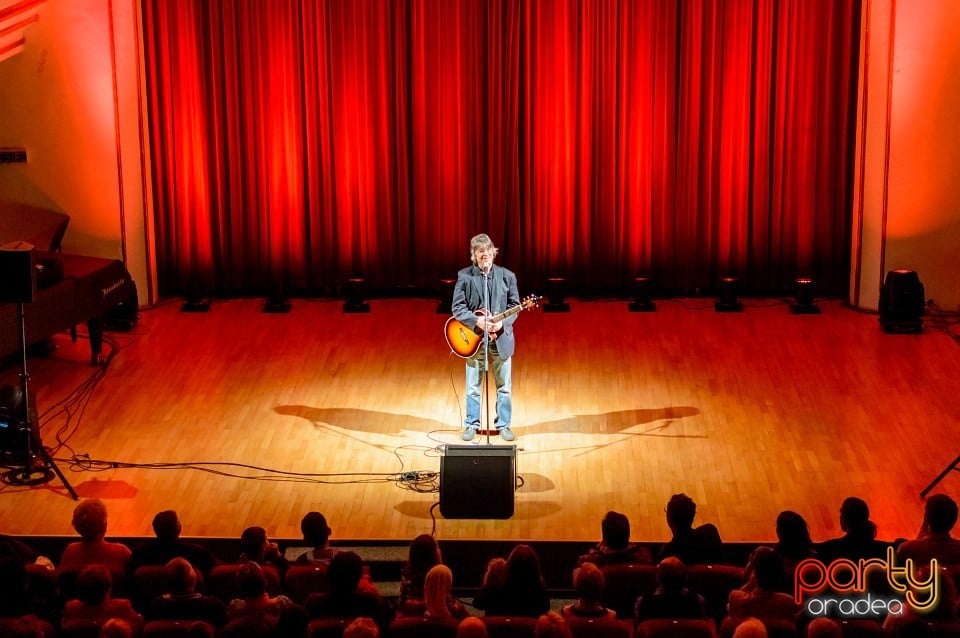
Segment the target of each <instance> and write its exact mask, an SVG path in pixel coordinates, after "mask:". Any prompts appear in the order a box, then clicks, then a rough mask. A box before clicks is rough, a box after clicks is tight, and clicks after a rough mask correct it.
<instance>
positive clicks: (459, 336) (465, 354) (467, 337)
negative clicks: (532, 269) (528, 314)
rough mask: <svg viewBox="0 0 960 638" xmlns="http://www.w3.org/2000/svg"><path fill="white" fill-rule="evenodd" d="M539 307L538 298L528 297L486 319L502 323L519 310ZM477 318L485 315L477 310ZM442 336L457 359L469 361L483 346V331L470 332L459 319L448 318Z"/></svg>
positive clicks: (534, 296)
mask: <svg viewBox="0 0 960 638" xmlns="http://www.w3.org/2000/svg"><path fill="white" fill-rule="evenodd" d="M539 305H540V297H538V296H536V295H530V296H529V297H527V298H526V299H524V300H523V301H521V302H520V304H518V305H516V306H514V307H513V308H509V309H507V310H505V311H503V312H501V313H500V314H498V315H494V316H492V317H490V318H489V319H488V321H490V322H496V321H502V320H503V319H504V318H506V317H509V316H510V315H514V314H516V313H518V312H520V311H521V310H529V309H530V308H536V307H537V306H539ZM476 314H477V316H478V317H480V316H483V315H485V314H487V313H485V312H484V311H483V310H478V311H477V312H476ZM443 336H444V337H445V338H446V340H447V345H448V346H450V350H451V351H453V353H454V354H455V355H457V356H458V357H462V358H464V359H469V358H470V357H472V356H473V355H475V354H477V350H479V349H480V346H481V345H482V344H483V331H482V330H472V329H470V328H468V327H467V326H465V325H464V324H463V323H462V322H461V321H460V320H459V319H457V318H456V317H450V318H449V319H447V323H446V324H444V326H443Z"/></svg>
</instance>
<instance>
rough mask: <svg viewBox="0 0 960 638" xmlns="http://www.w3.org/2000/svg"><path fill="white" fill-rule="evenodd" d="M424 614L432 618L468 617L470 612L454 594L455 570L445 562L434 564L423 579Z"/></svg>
mask: <svg viewBox="0 0 960 638" xmlns="http://www.w3.org/2000/svg"><path fill="white" fill-rule="evenodd" d="M423 601H424V603H425V604H426V611H424V614H423V615H424V616H428V617H430V618H466V617H467V616H469V615H470V614H468V613H467V608H466V607H464V605H463V603H462V602H460V601H459V600H457V599H456V598H455V597H454V596H453V572H452V571H450V568H449V567H447V566H446V565H444V564H443V563H441V564H439V565H434V566H433V567H431V568H430V571H428V572H427V577H426V578H425V579H424V580H423Z"/></svg>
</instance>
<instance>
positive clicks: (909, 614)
mask: <svg viewBox="0 0 960 638" xmlns="http://www.w3.org/2000/svg"><path fill="white" fill-rule="evenodd" d="M937 569H938V570H939V571H940V600H939V601H938V602H937V606H936V607H934V608H933V609H931V610H929V611H927V612H924V613H922V614H921V613H919V612H917V610H916V609H914V608H913V606H912V605H904V606H903V614H901V615H899V616H898V615H895V614H887V617H886V619H885V620H884V621H883V629H884V631H885V632H886V633H887V635H890V636H901V635H910V636H926V635H927V632H926V631H924V630H925V628H926V625H927V623H930V622H938V623H960V598H958V595H957V585H956V582H955V581H954V580H953V575H952V574H951V573H950V570H949V569H946V568H944V567H938V568H937ZM917 577H918V578H919V579H920V580H921V581H923V580H927V579H929V577H930V566H929V565H927V566H925V567H920V568H918V570H917ZM943 635H947V634H943Z"/></svg>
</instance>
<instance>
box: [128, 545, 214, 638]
mask: <svg viewBox="0 0 960 638" xmlns="http://www.w3.org/2000/svg"><path fill="white" fill-rule="evenodd" d="M166 569H167V572H168V573H169V576H170V585H171V589H170V591H169V592H167V593H164V594H162V595H160V596H157V597H156V598H154V599H153V600H152V601H150V605H149V607H147V610H146V612H145V613H144V616H145V617H146V619H147V620H205V621H206V622H208V623H210V624H211V625H213V626H215V627H222V626H223V625H225V624H226V622H227V606H226V605H225V604H224V603H223V601H222V600H220V599H219V598H217V597H216V596H205V595H203V594H201V593H200V592H198V591H197V572H196V570H195V569H194V568H193V565H191V564H190V561H188V560H187V559H186V558H183V557H181V556H177V557H176V558H173V559H171V560H170V562H168V563H167V565H166Z"/></svg>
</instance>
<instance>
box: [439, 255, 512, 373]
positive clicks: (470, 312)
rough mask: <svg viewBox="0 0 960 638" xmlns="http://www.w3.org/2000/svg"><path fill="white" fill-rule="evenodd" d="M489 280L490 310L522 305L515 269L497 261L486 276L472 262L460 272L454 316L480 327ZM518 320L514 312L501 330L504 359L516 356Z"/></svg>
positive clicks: (499, 339)
mask: <svg viewBox="0 0 960 638" xmlns="http://www.w3.org/2000/svg"><path fill="white" fill-rule="evenodd" d="M484 281H489V289H488V293H487V294H488V298H489V307H488V308H487V310H488V311H489V313H490V314H499V313H501V312H503V311H504V310H507V309H508V308H512V307H514V306H518V305H520V293H519V292H518V291H517V276H516V275H515V274H514V273H513V271H511V270H508V269H507V268H503V267H502V266H497V265H494V266H493V268H492V269H491V271H490V275H489V276H488V277H486V278H484V276H483V272H482V271H481V270H480V269H479V268H478V267H477V266H469V267H467V268H463V269H461V270H460V271H459V272H458V273H457V284H456V286H455V287H454V289H453V305H452V307H451V309H452V311H453V316H454V317H456V318H457V320H458V321H459V322H460V323H462V324H463V325H465V326H466V327H468V328H471V329H473V328H476V326H477V316H476V314H475V313H476V311H477V310H480V309H481V308H483V285H484ZM516 320H517V313H514V314H512V315H510V316H509V317H507V318H506V319H504V320H503V330H501V331H500V332H499V333H497V339H496V344H497V352H499V353H500V358H501V359H509V358H510V357H512V356H513V352H514V350H515V348H516V342H515V341H514V338H513V323H514V322H515V321H516Z"/></svg>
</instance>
